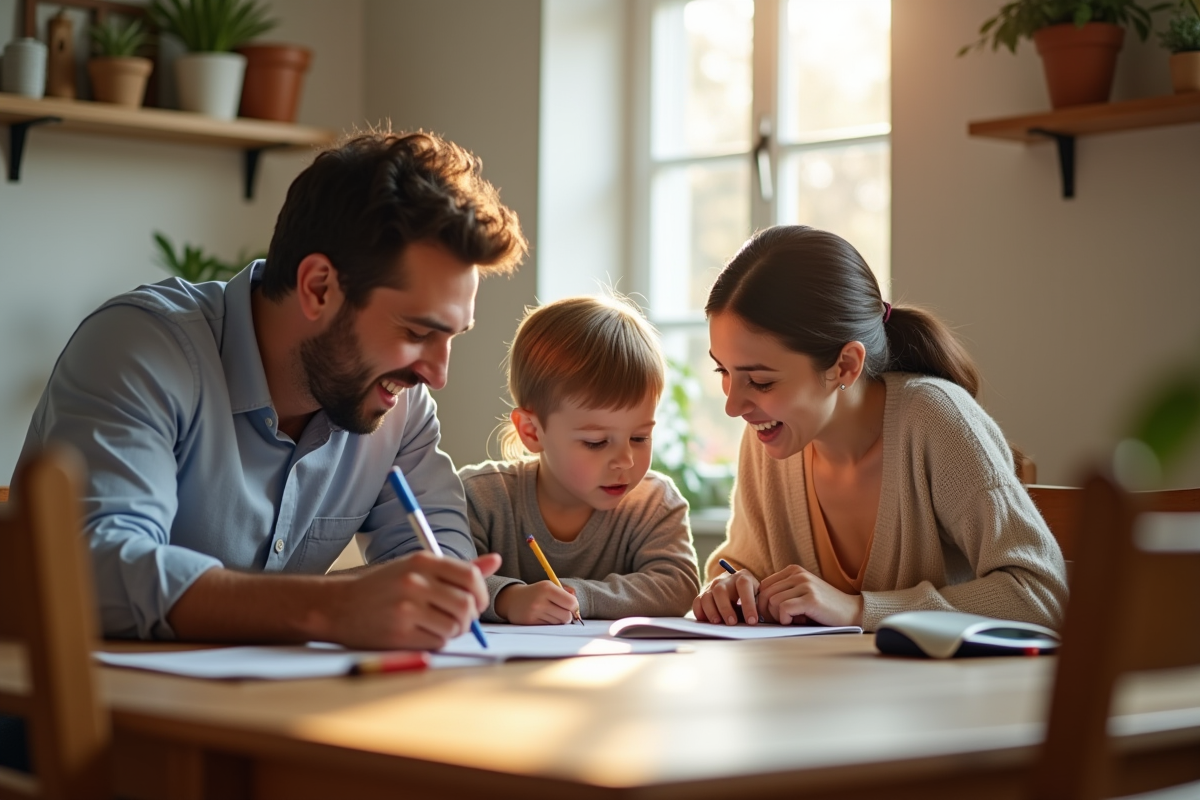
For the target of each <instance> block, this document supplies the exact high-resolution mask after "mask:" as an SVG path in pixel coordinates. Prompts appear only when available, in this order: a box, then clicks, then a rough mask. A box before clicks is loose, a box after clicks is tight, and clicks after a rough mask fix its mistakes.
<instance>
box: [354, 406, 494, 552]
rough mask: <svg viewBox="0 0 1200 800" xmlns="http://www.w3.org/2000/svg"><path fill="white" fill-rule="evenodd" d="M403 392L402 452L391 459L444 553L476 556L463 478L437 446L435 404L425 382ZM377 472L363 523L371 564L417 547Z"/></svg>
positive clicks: (396, 501)
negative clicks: (379, 484) (375, 492)
mask: <svg viewBox="0 0 1200 800" xmlns="http://www.w3.org/2000/svg"><path fill="white" fill-rule="evenodd" d="M404 394H405V397H406V399H407V401H408V413H407V416H406V418H405V424H404V434H403V437H402V438H401V444H400V452H399V453H397V454H396V459H395V461H394V462H393V463H394V465H395V466H397V467H399V468H400V471H401V472H403V473H404V477H405V478H406V479H407V480H408V484H409V486H410V487H412V490H413V494H414V495H416V498H417V502H418V503H419V504H420V505H421V510H422V511H423V512H424V513H425V518H426V519H427V520H428V521H429V527H430V528H432V529H433V535H434V537H435V538H436V539H437V540H438V543H439V544H440V545H441V546H442V550H443V551H444V552H445V553H446V555H452V556H455V557H457V558H461V559H464V560H469V559H472V558H475V555H476V553H475V543H474V541H473V540H472V539H471V531H470V527H469V525H468V523H467V500H466V496H465V494H464V493H463V486H462V482H461V481H460V480H459V478H458V474H457V473H456V472H455V471H454V464H453V462H451V460H450V456H448V455H446V454H445V453H444V452H442V450H440V449H439V448H438V443H439V442H440V441H441V428H440V427H439V425H438V419H437V406H436V404H435V403H434V401H433V398H432V397H430V396H429V392H428V391H427V390H426V388H425V387H424V386H416V387H413V388H411V389H408V390H407V391H406V392H405V393H404ZM379 477H380V480H381V481H382V483H383V485H382V487H381V490H380V493H379V497H378V499H377V500H376V502H375V506H374V508H372V509H371V513H370V514H369V515H368V516H367V520H366V522H365V523H364V524H363V528H362V532H363V533H366V534H369V535H370V543H369V544H368V546H367V550H366V559H367V562H368V563H371V564H374V563H378V562H380V561H387V560H389V559H392V558H397V557H398V556H402V555H406V554H408V553H411V552H414V551H416V550H420V549H421V543H420V541H419V540H418V539H417V535H416V532H415V531H413V530H412V527H411V526H410V525H409V524H408V517H407V515H406V514H405V512H404V508H403V506H401V505H400V501H399V499H398V498H397V497H396V495H395V493H394V492H393V491H392V489H391V487H390V486H388V484H387V480H386V476H384V475H381V476H379Z"/></svg>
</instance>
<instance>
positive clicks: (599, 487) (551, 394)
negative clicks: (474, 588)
mask: <svg viewBox="0 0 1200 800" xmlns="http://www.w3.org/2000/svg"><path fill="white" fill-rule="evenodd" d="M508 389H509V392H510V394H511V395H512V398H513V402H514V404H515V406H516V408H514V409H513V411H512V414H511V415H510V418H509V420H510V422H509V423H508V424H506V430H505V431H504V433H503V434H502V437H501V441H502V446H503V455H504V458H505V459H507V460H505V461H501V462H496V461H487V462H484V463H482V464H476V465H473V466H469V467H464V468H463V469H462V470H460V471H459V476H460V477H461V478H462V481H463V487H464V488H465V489H466V493H467V506H468V514H469V516H470V520H471V533H472V535H473V536H474V538H475V545H476V547H477V549H478V551H479V552H480V553H500V554H501V555H502V556H503V558H504V562H503V564H502V565H501V567H500V570H499V572H497V573H496V574H495V575H493V576H492V577H490V578H488V579H487V585H488V593H489V595H490V602H489V605H488V608H487V610H486V611H485V612H484V614H483V617H482V618H483V620H484V621H486V622H512V623H515V624H521V625H551V624H562V623H567V622H570V621H571V619H572V617H573V615H574V611H575V609H576V608H577V607H578V609H579V612H580V614H581V615H582V617H583V618H584V619H618V618H620V617H626V616H634V615H644V616H681V615H683V614H684V613H685V612H687V610H688V609H689V608H690V607H691V604H692V598H694V597H695V596H696V592H697V591H698V590H699V588H700V581H699V575H698V571H697V567H696V551H695V549H694V548H693V547H692V534H691V529H690V528H689V526H688V506H687V501H686V500H684V499H683V497H682V496H680V494H679V492H678V490H676V488H675V484H674V483H673V482H672V481H671V479H670V478H668V477H666V476H665V475H660V474H659V473H657V472H652V471H648V469H649V467H650V456H651V433H652V431H653V428H654V410H655V407H656V406H657V405H658V398H659V395H661V394H662V390H663V358H662V353H661V351H660V350H659V346H658V341H657V336H656V333H655V331H654V330H653V328H651V327H650V325H649V323H647V322H646V320H645V319H644V318H643V317H642V315H641V314H640V313H639V312H638V310H637V309H636V308H634V307H633V306H632V305H630V304H628V303H626V302H622V301H619V300H609V299H601V298H593V297H572V298H568V299H565V300H559V301H557V302H554V303H550V304H548V305H545V306H542V307H541V308H538V309H536V310H534V311H531V312H529V313H528V314H527V315H526V316H525V319H524V320H523V321H522V322H521V324H520V326H519V327H518V328H517V335H516V338H515V339H514V340H513V343H512V347H511V349H510V351H509V356H508ZM526 452H527V453H532V454H533V455H534V457H533V458H530V457H528V455H526ZM529 534H532V535H533V537H534V539H535V540H536V541H537V543H538V544H539V545H540V546H541V548H542V550H543V551H544V553H545V555H546V558H547V560H548V561H549V562H550V564H551V566H552V567H553V568H554V571H555V573H556V574H557V576H558V577H559V578H560V579H561V580H562V583H563V585H564V586H565V587H566V590H565V591H564V590H563V589H560V588H558V587H557V586H555V585H554V583H552V582H551V581H550V580H549V579H548V577H547V575H546V572H545V571H544V570H543V569H542V566H541V564H539V563H538V560H537V557H536V556H535V555H534V553H533V550H532V548H530V546H529V545H528V544H527V543H526V541H525V537H526V536H528V535H529Z"/></svg>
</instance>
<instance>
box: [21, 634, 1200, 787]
mask: <svg viewBox="0 0 1200 800" xmlns="http://www.w3.org/2000/svg"><path fill="white" fill-rule="evenodd" d="M1053 667H1054V660H1053V659H1051V658H1035V659H1024V658H998V659H973V660H958V661H918V660H907V659H896V658H888V657H884V656H881V655H879V654H877V653H876V652H875V651H874V647H873V638H872V637H870V636H828V637H814V638H807V639H791V640H775V641H757V642H754V641H749V642H699V643H697V644H696V645H695V652H691V653H685V654H675V655H655V656H619V657H595V658H578V659H570V660H564V661H549V662H524V663H514V664H507V665H503V666H494V667H481V668H472V669H462V670H440V671H430V672H426V673H421V674H406V675H385V676H374V677H369V678H342V679H327V680H313V681H289V682H275V683H267V682H250V681H245V682H225V683H222V682H213V681H199V680H190V679H185V678H175V677H170V676H165V675H156V674H152V673H143V672H136V671H130V670H119V669H110V668H105V669H103V670H102V671H101V672H102V681H103V690H104V692H103V693H104V695H105V697H106V698H107V700H108V702H109V703H110V704H111V707H112V713H113V722H114V728H115V741H116V770H117V776H118V777H117V784H118V785H117V789H118V793H119V794H121V795H123V796H128V797H131V798H160V797H170V798H205V797H214V798H216V797H219V798H239V797H245V798H249V797H255V798H289V800H294V799H295V798H306V797H328V798H341V797H354V798H365V799H368V800H369V799H370V798H385V797H386V798H395V797H405V798H426V797H428V798H434V797H436V798H447V797H474V796H487V797H489V798H509V797H511V798H521V800H530V799H531V798H555V799H556V800H564V798H572V799H573V798H600V797H604V798H608V797H616V796H623V797H639V798H716V797H736V798H740V799H743V800H744V798H750V797H754V798H756V799H757V798H764V797H785V796H786V797H790V798H833V797H837V798H859V797H876V796H881V795H886V796H887V797H889V798H917V797H920V798H922V800H924V798H932V797H963V796H967V795H968V794H969V795H970V796H972V797H975V798H992V797H996V798H1000V797H1005V798H1008V797H1018V796H1019V795H1020V792H1021V788H1022V781H1023V779H1024V775H1025V772H1026V770H1027V768H1028V766H1029V765H1030V763H1031V759H1032V758H1033V756H1034V753H1035V748H1036V745H1037V743H1038V742H1039V741H1040V739H1041V736H1042V728H1043V721H1044V713H1045V711H1044V709H1045V707H1046V702H1047V693H1048V690H1049V684H1050V681H1051V680H1052V672H1053ZM19 672H20V671H19V669H18V665H17V659H16V657H15V652H14V651H13V650H11V649H8V650H5V649H3V648H0V683H9V684H12V683H19V682H20V677H19ZM1117 712H1118V714H1119V717H1118V718H1117V720H1116V724H1117V728H1118V730H1119V731H1120V732H1121V733H1122V734H1124V736H1123V738H1122V748H1121V749H1122V751H1123V752H1125V753H1126V755H1125V761H1126V762H1127V764H1128V765H1129V766H1130V767H1131V770H1132V773H1133V774H1135V775H1141V776H1142V777H1143V778H1145V777H1149V778H1150V779H1151V780H1147V781H1138V782H1135V783H1133V784H1130V785H1131V786H1142V785H1152V784H1153V783H1154V781H1153V780H1152V779H1153V778H1154V777H1155V776H1158V775H1161V774H1165V773H1164V772H1163V771H1164V770H1169V769H1174V768H1186V767H1188V766H1189V765H1191V766H1193V767H1194V765H1195V764H1196V763H1198V762H1197V761H1196V756H1197V753H1200V749H1197V748H1200V671H1189V672H1187V673H1178V674H1173V675H1165V676H1164V675H1156V676H1152V677H1149V678H1144V679H1140V680H1139V681H1138V682H1137V683H1135V684H1132V685H1131V686H1130V687H1129V689H1128V690H1127V691H1126V692H1125V693H1124V694H1123V695H1122V698H1121V700H1120V702H1119V703H1118V707H1117ZM1163 741H1169V742H1172V743H1173V744H1174V745H1175V746H1176V750H1175V751H1172V752H1169V753H1167V755H1166V756H1162V755H1157V756H1155V757H1153V758H1149V757H1146V756H1144V750H1145V748H1146V746H1147V745H1149V744H1151V743H1161V742H1163ZM1189 748H1190V749H1189ZM1139 751H1142V754H1141V755H1140V754H1139Z"/></svg>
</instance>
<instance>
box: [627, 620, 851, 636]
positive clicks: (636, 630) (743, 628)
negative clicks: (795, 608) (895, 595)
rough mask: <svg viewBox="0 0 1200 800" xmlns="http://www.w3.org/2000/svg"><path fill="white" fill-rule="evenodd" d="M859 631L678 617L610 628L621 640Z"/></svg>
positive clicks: (848, 626) (639, 621)
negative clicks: (713, 621)
mask: <svg viewBox="0 0 1200 800" xmlns="http://www.w3.org/2000/svg"><path fill="white" fill-rule="evenodd" d="M862 632H863V630H862V628H860V627H857V626H854V625H847V626H843V627H822V626H819V625H813V626H808V625H769V624H759V625H714V624H712V623H710V622H697V621H695V620H691V619H683V618H681V617H626V618H625V619H619V620H617V621H616V622H614V623H613V624H612V627H611V628H609V634H610V635H611V636H615V637H619V638H622V639H782V638H785V637H789V636H822V635H827V634H831V633H862Z"/></svg>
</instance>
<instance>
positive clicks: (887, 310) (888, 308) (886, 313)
mask: <svg viewBox="0 0 1200 800" xmlns="http://www.w3.org/2000/svg"><path fill="white" fill-rule="evenodd" d="M891 315H892V304H891V303H889V302H887V301H886V300H885V301H883V324H884V325H887V321H888V317H890V316H891Z"/></svg>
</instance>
